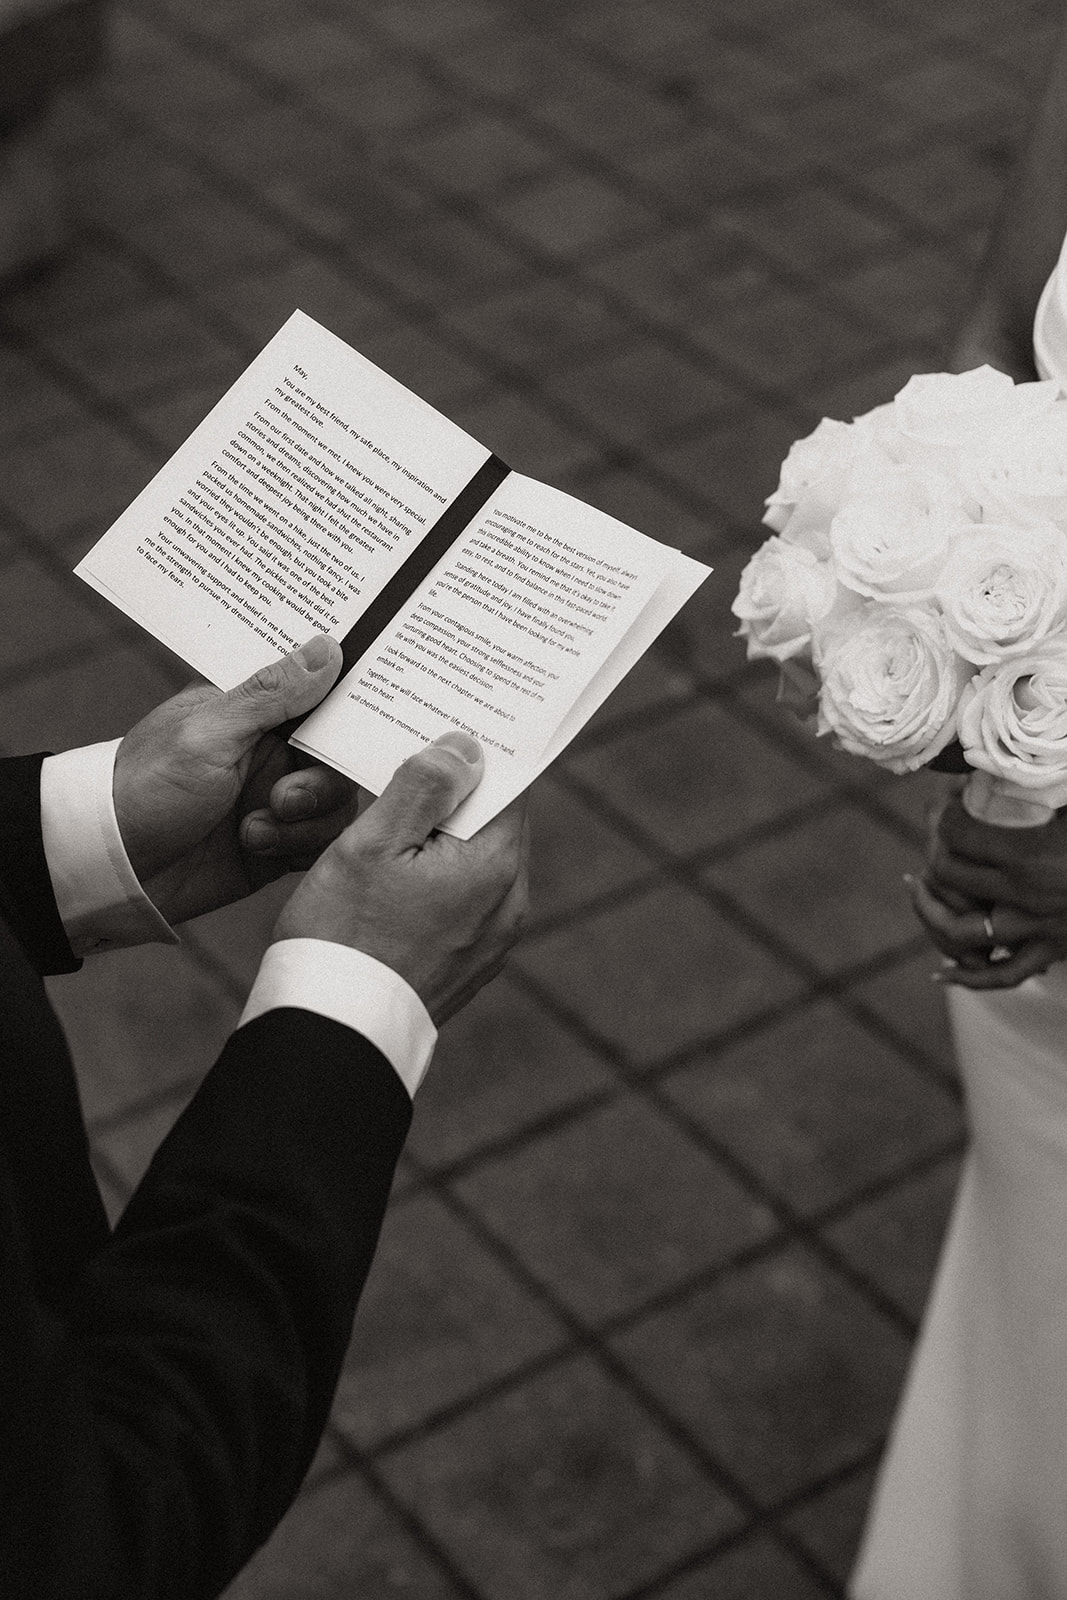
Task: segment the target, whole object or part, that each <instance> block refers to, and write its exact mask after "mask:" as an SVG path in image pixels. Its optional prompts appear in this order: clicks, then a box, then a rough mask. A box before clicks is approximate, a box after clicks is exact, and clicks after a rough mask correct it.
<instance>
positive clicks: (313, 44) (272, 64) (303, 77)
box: [235, 8, 382, 88]
mask: <svg viewBox="0 0 1067 1600" xmlns="http://www.w3.org/2000/svg"><path fill="white" fill-rule="evenodd" d="M301 9H302V8H301ZM235 54H236V56H237V57H238V59H239V60H242V61H246V62H248V64H249V65H250V66H253V67H256V68H257V69H258V70H259V71H261V72H265V73H266V74H267V75H268V76H269V77H272V78H275V79H277V80H278V81H279V82H281V83H284V84H285V85H286V86H287V87H291V86H292V85H298V86H300V87H301V88H305V87H307V86H309V85H310V86H312V87H314V86H315V85H316V84H320V83H323V82H327V83H328V82H330V81H332V80H334V79H337V78H355V79H359V78H362V77H364V76H367V75H369V74H370V73H372V72H374V71H375V70H379V69H380V68H381V64H382V58H381V53H380V51H379V50H378V49H377V48H376V46H375V45H374V44H373V43H371V42H370V41H369V40H368V39H367V38H366V37H365V36H363V35H361V34H360V33H359V32H358V31H357V30H355V29H353V28H344V27H339V26H338V25H337V24H336V23H334V22H329V21H325V20H323V19H321V18H318V17H315V16H309V15H307V14H306V13H304V14H302V15H301V17H300V26H299V27H298V28H292V29H291V30H287V31H282V30H281V29H278V28H274V29H271V30H270V31H269V32H267V33H265V34H264V33H258V32H255V31H251V30H250V31H249V32H248V33H246V34H245V35H244V36H243V37H242V38H239V39H238V40H237V41H236V44H235Z"/></svg>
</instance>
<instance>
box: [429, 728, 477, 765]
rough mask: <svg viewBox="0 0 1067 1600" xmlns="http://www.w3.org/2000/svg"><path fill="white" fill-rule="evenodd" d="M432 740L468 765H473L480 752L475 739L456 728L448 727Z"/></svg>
mask: <svg viewBox="0 0 1067 1600" xmlns="http://www.w3.org/2000/svg"><path fill="white" fill-rule="evenodd" d="M433 742H434V744H441V745H444V747H445V749H446V750H451V751H453V752H454V753H455V754H456V755H457V756H459V758H460V760H461V761H466V762H467V764H468V765H469V766H473V765H474V763H475V762H476V761H477V760H478V758H479V756H480V755H481V753H482V752H481V748H480V747H479V744H478V741H477V739H472V738H471V736H470V734H469V733H461V732H460V731H459V729H458V728H449V730H448V732H447V733H443V734H442V735H441V737H440V738H439V739H435V740H434V741H433Z"/></svg>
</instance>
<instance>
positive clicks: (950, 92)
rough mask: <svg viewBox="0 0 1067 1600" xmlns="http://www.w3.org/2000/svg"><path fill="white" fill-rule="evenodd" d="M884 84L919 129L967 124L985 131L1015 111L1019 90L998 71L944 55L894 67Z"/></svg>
mask: <svg viewBox="0 0 1067 1600" xmlns="http://www.w3.org/2000/svg"><path fill="white" fill-rule="evenodd" d="M885 89H886V93H887V94H888V95H889V96H890V98H891V99H892V100H893V101H894V102H895V103H897V104H898V105H900V106H902V107H903V108H904V110H905V112H906V113H907V115H908V117H909V120H910V121H914V122H916V123H917V124H918V126H919V127H920V128H923V129H925V128H931V127H938V126H941V125H944V124H946V123H951V124H953V125H954V126H958V125H960V124H968V125H973V127H974V128H975V130H976V131H980V133H981V134H982V135H983V136H985V137H988V134H989V131H990V128H991V127H1003V126H1008V127H1010V126H1011V124H1012V121H1013V119H1014V118H1015V117H1016V116H1017V115H1018V114H1019V111H1020V103H1019V96H1018V94H1017V93H1016V92H1015V90H1014V89H1013V88H1012V87H1011V86H1010V85H1008V84H1006V83H1005V82H1004V80H1003V77H1001V76H1000V75H999V74H998V75H994V74H993V73H991V72H989V71H987V70H985V69H984V68H983V67H982V66H981V65H980V64H978V63H972V62H968V61H961V60H958V59H957V60H951V59H948V58H946V57H938V56H931V57H928V58H927V59H926V60H925V61H923V62H922V63H921V64H919V65H918V66H915V67H912V68H911V69H910V70H908V71H905V72H902V73H898V74H897V75H896V76H895V77H893V78H892V79H890V81H889V82H888V83H887V84H886V86H885Z"/></svg>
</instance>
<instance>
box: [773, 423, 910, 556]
mask: <svg viewBox="0 0 1067 1600" xmlns="http://www.w3.org/2000/svg"><path fill="white" fill-rule="evenodd" d="M879 465H884V466H886V467H889V466H891V463H890V462H889V460H888V458H887V457H885V456H884V455H883V453H882V451H881V449H880V446H879V445H878V442H877V440H876V438H875V435H874V433H873V431H872V430H871V429H870V428H868V427H865V426H864V425H863V424H862V420H861V422H859V423H852V422H835V421H834V420H833V419H832V418H830V417H824V418H823V420H822V421H821V422H820V423H819V426H818V427H817V428H816V429H815V430H814V432H813V433H809V434H807V435H806V436H805V437H804V438H803V439H798V440H797V441H796V443H795V444H793V445H791V446H790V450H789V454H788V455H787V456H786V458H785V460H784V461H783V462H782V469H781V475H780V478H779V482H778V487H777V489H776V490H775V491H774V493H773V494H772V495H769V496H768V498H767V500H766V502H765V503H766V506H767V510H766V514H765V516H764V518H763V520H764V522H765V523H766V524H767V526H768V527H769V528H773V529H774V531H775V533H780V534H781V535H782V536H783V537H784V538H785V539H788V541H789V542H790V543H791V544H803V545H805V546H806V547H807V548H808V549H810V550H812V551H813V552H814V554H815V555H817V556H818V557H819V558H820V560H825V559H826V557H827V556H828V555H829V553H830V547H829V542H828V534H829V528H830V522H831V520H832V519H833V517H834V515H835V513H836V512H837V511H838V510H839V508H840V506H841V504H842V502H843V501H844V499H845V496H846V494H847V493H848V492H849V487H850V483H851V482H852V479H853V475H854V473H855V472H856V470H857V469H860V470H862V469H863V468H864V466H866V468H867V470H868V471H869V472H875V471H876V470H877V468H878V466H879Z"/></svg>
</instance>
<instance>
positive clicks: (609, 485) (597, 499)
mask: <svg viewBox="0 0 1067 1600" xmlns="http://www.w3.org/2000/svg"><path fill="white" fill-rule="evenodd" d="M648 465H649V466H652V467H654V466H655V465H656V460H655V452H654V451H653V452H649V453H648ZM578 493H579V495H580V496H581V498H582V499H587V500H588V501H589V503H590V504H591V505H595V506H599V507H600V509H601V511H606V512H607V513H608V515H609V516H612V517H618V519H619V521H620V522H625V523H626V524H627V525H628V526H629V527H632V528H637V529H638V530H639V531H640V532H641V533H644V534H647V535H648V537H649V538H650V539H658V540H659V541H660V543H661V544H666V545H670V546H671V548H672V549H674V550H684V551H685V552H686V553H687V554H688V555H691V556H693V557H695V559H696V560H698V561H705V562H710V563H712V564H713V565H714V564H715V563H716V562H717V561H718V559H719V549H720V548H721V546H722V544H723V543H724V542H725V540H726V534H725V531H724V528H723V524H722V522H721V521H720V520H719V519H718V518H716V517H713V516H710V515H709V514H708V513H707V512H704V513H698V512H695V511H692V510H690V508H689V507H688V506H687V505H686V504H685V503H684V502H683V501H682V500H681V499H679V497H678V496H677V495H673V494H670V493H669V492H668V491H667V490H666V489H663V488H661V487H660V486H659V485H658V484H656V483H651V482H650V481H649V479H648V477H647V476H646V475H645V472H644V471H643V470H642V462H641V461H638V463H637V464H636V465H634V466H627V467H609V468H607V469H606V470H602V471H600V472H596V473H594V474H593V475H592V476H590V477H588V478H586V479H584V480H583V482H582V483H581V484H579V486H578Z"/></svg>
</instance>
